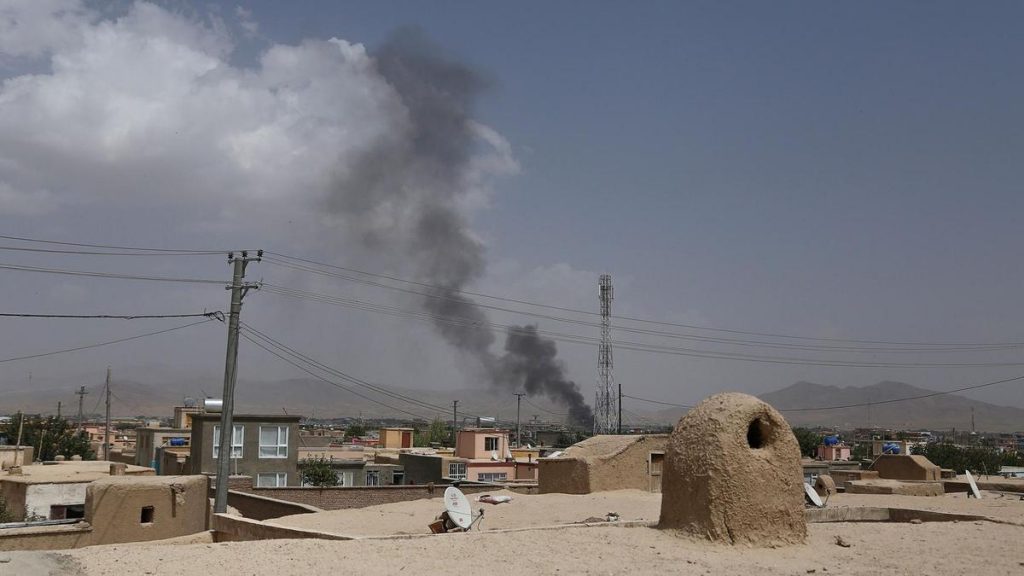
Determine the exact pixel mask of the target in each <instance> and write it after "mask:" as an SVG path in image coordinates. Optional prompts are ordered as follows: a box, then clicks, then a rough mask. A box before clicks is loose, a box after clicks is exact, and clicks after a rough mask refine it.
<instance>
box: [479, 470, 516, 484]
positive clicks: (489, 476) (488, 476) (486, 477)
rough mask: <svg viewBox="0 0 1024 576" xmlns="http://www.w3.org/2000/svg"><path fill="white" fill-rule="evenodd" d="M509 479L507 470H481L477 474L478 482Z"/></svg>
mask: <svg viewBox="0 0 1024 576" xmlns="http://www.w3.org/2000/svg"><path fill="white" fill-rule="evenodd" d="M506 480H508V473H507V472H480V473H479V474H477V476H476V481H477V482H504V481H506Z"/></svg>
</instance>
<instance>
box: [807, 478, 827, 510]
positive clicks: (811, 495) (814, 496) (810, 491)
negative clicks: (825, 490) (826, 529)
mask: <svg viewBox="0 0 1024 576" xmlns="http://www.w3.org/2000/svg"><path fill="white" fill-rule="evenodd" d="M804 496H806V497H807V499H808V500H810V502H811V504H814V505H815V506H816V507H818V508H824V507H825V503H824V502H822V501H821V496H818V493H817V492H815V491H814V487H813V486H811V485H810V484H808V483H807V482H804Z"/></svg>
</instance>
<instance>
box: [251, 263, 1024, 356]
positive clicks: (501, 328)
mask: <svg viewBox="0 0 1024 576" xmlns="http://www.w3.org/2000/svg"><path fill="white" fill-rule="evenodd" d="M261 288H262V290H263V291H264V292H268V293H270V294H275V295H278V296H286V297H291V298H296V299H300V300H308V301H313V302H319V303H325V304H331V305H336V306H342V307H348V308H355V309H359V310H364V311H369V312H377V313H382V314H386V315H390V316H395V317H399V318H404V319H414V320H419V321H427V322H433V323H436V322H441V323H445V324H448V325H452V326H459V327H463V328H466V329H472V330H490V331H492V332H496V333H499V332H500V333H531V332H534V331H535V332H536V333H537V334H538V335H542V336H545V337H547V338H550V339H552V340H555V341H558V342H566V343H572V344H585V345H589V346H597V345H599V344H600V342H601V340H600V338H598V337H594V336H584V335H580V334H566V333H561V332H553V331H549V330H541V329H539V328H533V327H521V326H513V325H507V324H499V323H494V322H489V321H484V322H481V321H478V320H475V319H469V318H460V317H455V316H442V315H437V314H431V313H429V312H420V311H412V310H406V309H402V308H398V307H394V306H389V305H386V304H376V303H369V302H363V301H360V300H356V299H352V298H344V297H339V296H333V295H328V294H320V293H316V292H308V291H304V290H298V289H294V288H288V287H284V286H278V285H275V284H268V283H263V284H262V285H261ZM614 346H615V348H616V349H617V350H631V351H636V352H646V353H654V354H668V355H674V356H687V357H693V358H709V359H718V360H736V361H742V362H753V363H766V364H786V365H799V366H833V367H851V368H934V367H942V368H980V367H987V368H991V367H1011V366H1013V367H1019V366H1024V362H871V361H865V362H861V361H848V360H838V359H814V358H801V357H792V356H768V355H757V354H743V353H736V352H725V351H715V350H702V349H697V348H684V347H675V346H665V345H659V344H652V343H647V342H632V341H615V342H614Z"/></svg>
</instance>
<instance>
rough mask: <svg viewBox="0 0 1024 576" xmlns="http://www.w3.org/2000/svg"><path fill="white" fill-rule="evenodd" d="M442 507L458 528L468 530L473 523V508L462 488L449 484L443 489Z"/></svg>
mask: <svg viewBox="0 0 1024 576" xmlns="http://www.w3.org/2000/svg"><path fill="white" fill-rule="evenodd" d="M444 509H445V510H447V511H448V517H449V518H451V520H452V522H454V523H455V524H456V525H457V526H458V527H459V528H462V529H463V530H468V529H469V527H470V526H472V525H473V509H472V508H471V507H470V505H469V499H468V498H466V495H465V494H463V493H462V490H459V489H458V488H456V487H454V486H449V487H447V488H445V490H444Z"/></svg>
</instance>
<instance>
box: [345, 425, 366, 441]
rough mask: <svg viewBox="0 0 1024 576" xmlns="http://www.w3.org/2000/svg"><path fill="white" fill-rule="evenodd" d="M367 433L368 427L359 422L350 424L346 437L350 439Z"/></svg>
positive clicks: (346, 430)
mask: <svg viewBox="0 0 1024 576" xmlns="http://www.w3.org/2000/svg"><path fill="white" fill-rule="evenodd" d="M365 435H366V427H365V426H363V425H362V424H358V423H357V424H349V425H348V428H346V429H345V438H346V439H349V440H350V439H352V438H355V437H357V436H365Z"/></svg>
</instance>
